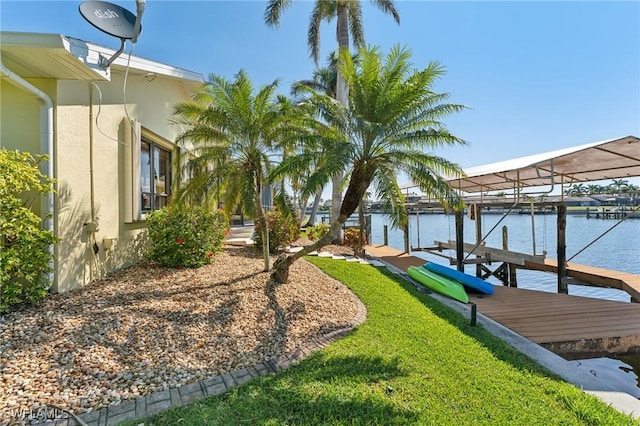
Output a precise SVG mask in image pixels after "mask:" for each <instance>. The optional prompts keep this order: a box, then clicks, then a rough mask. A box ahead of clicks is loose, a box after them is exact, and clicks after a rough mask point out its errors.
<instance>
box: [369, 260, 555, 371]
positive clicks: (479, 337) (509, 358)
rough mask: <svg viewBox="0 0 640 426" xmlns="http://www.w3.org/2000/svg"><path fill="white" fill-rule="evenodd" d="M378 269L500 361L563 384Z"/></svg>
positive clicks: (457, 316) (506, 344) (509, 347)
mask: <svg viewBox="0 0 640 426" xmlns="http://www.w3.org/2000/svg"><path fill="white" fill-rule="evenodd" d="M377 269H378V270H379V271H380V273H382V274H383V275H385V276H387V277H388V278H389V279H391V280H393V281H395V282H397V283H398V284H399V285H400V286H402V287H403V288H404V289H405V290H407V291H408V292H409V294H411V295H412V296H413V297H415V298H416V299H418V300H419V301H420V303H422V304H423V305H425V306H426V307H427V308H429V310H430V311H431V312H433V313H434V314H435V315H437V316H438V317H440V318H441V319H443V320H444V321H446V322H448V323H449V324H451V325H453V326H454V327H456V328H458V329H459V330H460V331H461V332H463V333H464V334H466V335H467V336H469V337H471V338H473V339H474V340H475V341H476V342H478V344H480V345H481V346H483V347H485V348H486V349H487V350H489V351H490V352H491V353H492V354H493V355H494V356H495V357H496V358H497V359H499V360H501V361H504V362H506V363H508V364H510V365H511V366H513V367H515V368H516V369H519V370H522V369H525V370H527V371H529V372H532V373H536V374H543V375H544V376H546V377H549V378H551V379H554V380H558V381H563V380H562V378H560V377H559V376H558V375H556V374H554V373H553V372H551V371H549V370H547V369H546V368H544V367H543V366H541V365H540V364H538V363H537V362H536V361H535V360H533V359H531V358H530V357H528V356H527V355H525V354H523V353H522V352H520V351H518V350H517V349H515V348H514V347H512V346H511V345H509V344H508V343H506V342H504V341H503V340H501V339H500V338H498V337H496V336H495V335H493V334H492V333H491V332H489V331H488V330H487V329H485V328H484V327H483V326H482V325H480V324H477V325H475V326H472V325H471V324H470V319H469V318H466V317H464V316H463V315H462V314H460V313H459V312H456V311H454V310H453V309H451V308H449V307H448V306H446V305H444V304H442V303H440V302H439V301H437V300H435V299H433V298H432V297H430V296H429V294H428V293H426V292H425V293H423V292H421V291H419V290H418V289H417V288H416V287H415V286H414V285H413V284H412V283H410V282H409V281H407V280H405V279H403V278H401V277H399V276H398V275H397V274H394V273H393V272H391V271H389V270H388V269H387V268H383V267H379V268H377Z"/></svg>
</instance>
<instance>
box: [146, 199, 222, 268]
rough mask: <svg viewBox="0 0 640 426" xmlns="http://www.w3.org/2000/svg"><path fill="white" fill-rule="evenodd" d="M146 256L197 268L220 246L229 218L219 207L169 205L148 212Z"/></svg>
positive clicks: (180, 265) (219, 248)
mask: <svg viewBox="0 0 640 426" xmlns="http://www.w3.org/2000/svg"><path fill="white" fill-rule="evenodd" d="M147 227H148V232H149V242H150V248H149V257H150V258H151V259H152V260H155V261H156V262H158V263H160V264H161V265H164V266H169V267H173V268H175V267H187V268H197V267H199V266H202V265H206V264H208V263H211V261H212V260H213V256H214V255H215V254H216V253H217V252H219V251H220V250H221V249H222V244H223V242H224V237H225V231H226V230H227V228H228V227H229V221H228V220H227V218H226V216H225V215H224V213H222V211H220V210H216V211H211V210H207V209H205V208H203V207H201V206H189V207H185V206H177V205H176V206H169V207H165V208H163V209H161V210H157V211H155V212H152V213H150V214H148V215H147Z"/></svg>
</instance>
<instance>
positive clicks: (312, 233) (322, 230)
mask: <svg viewBox="0 0 640 426" xmlns="http://www.w3.org/2000/svg"><path fill="white" fill-rule="evenodd" d="M327 232H329V225H327V224H326V223H318V224H315V225H313V226H312V227H311V229H309V232H307V238H309V239H310V240H311V241H318V240H319V239H320V238H321V237H322V236H323V235H324V234H326V233H327Z"/></svg>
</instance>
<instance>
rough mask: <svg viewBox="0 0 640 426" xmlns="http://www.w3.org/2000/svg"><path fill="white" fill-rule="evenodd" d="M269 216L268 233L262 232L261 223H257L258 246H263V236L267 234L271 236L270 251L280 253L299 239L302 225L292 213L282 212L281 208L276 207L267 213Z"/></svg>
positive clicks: (256, 240) (267, 216) (256, 239)
mask: <svg viewBox="0 0 640 426" xmlns="http://www.w3.org/2000/svg"><path fill="white" fill-rule="evenodd" d="M265 216H266V218H267V226H268V227H269V229H268V233H266V232H262V229H260V224H256V230H257V231H258V232H257V233H256V237H255V242H256V246H262V243H263V241H262V238H263V237H262V236H263V235H267V236H268V238H269V252H270V253H278V252H279V251H280V250H281V249H282V248H284V247H285V246H286V245H288V244H290V243H291V242H293V241H295V240H296V239H298V237H299V236H300V227H299V226H298V222H297V221H296V220H295V218H294V217H293V216H291V215H288V214H287V213H286V212H282V211H281V209H278V208H275V209H273V210H270V211H268V212H267V213H266V214H265Z"/></svg>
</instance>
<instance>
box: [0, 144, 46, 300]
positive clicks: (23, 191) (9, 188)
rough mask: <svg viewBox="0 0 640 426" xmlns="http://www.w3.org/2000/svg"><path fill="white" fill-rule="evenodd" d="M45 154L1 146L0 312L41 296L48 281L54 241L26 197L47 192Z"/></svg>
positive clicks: (42, 296) (41, 297)
mask: <svg viewBox="0 0 640 426" xmlns="http://www.w3.org/2000/svg"><path fill="white" fill-rule="evenodd" d="M46 159H47V157H46V156H38V157H36V158H34V157H33V156H31V154H29V153H26V152H19V151H11V150H7V149H0V312H3V311H4V310H6V309H7V308H8V307H9V306H11V305H16V304H19V303H23V302H29V303H36V302H39V301H40V300H42V299H43V298H44V297H45V296H46V294H47V290H48V289H49V286H50V285H51V282H50V280H49V278H48V277H47V275H46V274H47V273H48V272H51V271H52V269H51V266H50V262H51V261H52V259H53V255H52V254H51V253H50V252H49V250H48V248H49V246H50V245H51V244H54V243H55V242H56V238H55V236H54V235H53V233H52V232H51V231H47V230H44V229H42V219H41V218H40V216H39V215H37V214H35V213H34V212H32V211H31V210H30V209H29V207H28V205H27V203H25V200H26V199H28V198H29V196H31V197H39V196H40V195H41V194H48V193H50V192H51V191H52V190H53V189H52V186H53V180H52V179H50V178H49V177H48V176H45V175H43V174H42V173H41V172H40V170H39V169H38V166H39V163H40V162H41V161H43V160H46Z"/></svg>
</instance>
